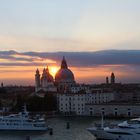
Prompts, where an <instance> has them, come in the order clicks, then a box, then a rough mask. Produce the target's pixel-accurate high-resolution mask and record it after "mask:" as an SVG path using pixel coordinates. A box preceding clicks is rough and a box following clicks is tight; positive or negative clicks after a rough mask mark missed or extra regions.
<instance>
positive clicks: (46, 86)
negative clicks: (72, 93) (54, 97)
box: [35, 57, 75, 93]
mask: <svg viewBox="0 0 140 140" xmlns="http://www.w3.org/2000/svg"><path fill="white" fill-rule="evenodd" d="M73 85H75V79H74V74H73V72H72V71H71V70H70V69H69V68H68V65H67V62H66V60H65V57H63V59H62V62H61V67H60V69H59V70H58V71H57V73H56V75H55V80H54V79H53V76H52V75H51V74H50V72H49V69H48V67H47V68H44V69H43V73H42V76H41V77H40V72H39V70H38V69H37V70H36V74H35V90H36V93H38V92H39V91H41V90H43V91H50V92H57V91H58V92H59V91H60V92H64V91H68V90H69V88H70V87H72V86H73Z"/></svg>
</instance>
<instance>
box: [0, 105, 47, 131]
mask: <svg viewBox="0 0 140 140" xmlns="http://www.w3.org/2000/svg"><path fill="white" fill-rule="evenodd" d="M48 129H49V128H48V126H47V124H46V121H45V119H44V118H43V117H40V116H39V115H37V116H34V117H33V116H30V115H29V112H27V110H26V106H24V109H23V112H20V113H18V114H10V115H7V116H0V130H22V131H28V130H31V131H47V130H48Z"/></svg>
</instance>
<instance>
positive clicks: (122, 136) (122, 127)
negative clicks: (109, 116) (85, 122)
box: [87, 118, 140, 140]
mask: <svg viewBox="0 0 140 140" xmlns="http://www.w3.org/2000/svg"><path fill="white" fill-rule="evenodd" d="M87 130H88V131H89V132H91V133H92V134H93V135H94V136H95V137H96V139H97V140H140V118H136V119H131V120H129V121H124V122H122V123H120V124H118V125H116V126H114V127H113V128H110V127H103V122H102V127H100V128H99V127H92V128H88V129H87Z"/></svg>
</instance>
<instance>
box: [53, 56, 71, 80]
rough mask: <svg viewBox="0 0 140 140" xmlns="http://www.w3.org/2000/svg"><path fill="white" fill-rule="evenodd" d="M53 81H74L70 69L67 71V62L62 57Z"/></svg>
mask: <svg viewBox="0 0 140 140" xmlns="http://www.w3.org/2000/svg"><path fill="white" fill-rule="evenodd" d="M55 81H56V82H59V81H62V82H63V81H65V82H66V81H68V82H73V81H74V75H73V73H72V71H71V70H70V69H68V66H67V62H66V60H65V58H64V57H63V60H62V63H61V68H60V69H59V70H58V72H57V73H56V75H55Z"/></svg>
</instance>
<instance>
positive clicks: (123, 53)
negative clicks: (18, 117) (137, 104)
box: [0, 50, 140, 67]
mask: <svg viewBox="0 0 140 140" xmlns="http://www.w3.org/2000/svg"><path fill="white" fill-rule="evenodd" d="M15 54H18V55H20V56H22V55H23V56H30V58H24V57H23V58H20V57H18V56H17V57H14V56H13V55H15ZM63 56H65V57H66V60H67V61H68V64H69V66H81V67H92V66H96V65H117V64H119V65H120V64H123V65H124V64H126V65H129V64H134V65H140V50H107V51H97V52H52V53H51V52H24V53H19V52H16V51H0V58H2V59H8V60H15V62H14V63H3V62H1V63H0V65H1V66H31V65H36V66H38V65H41V64H42V65H44V63H41V62H40V63H34V62H33V61H34V60H35V57H37V58H40V59H44V58H46V59H51V60H54V61H56V62H57V64H60V61H61V60H62V57H63ZM18 61H26V62H27V63H20V62H18ZM28 62H30V63H28ZM32 62H33V63H32Z"/></svg>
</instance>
